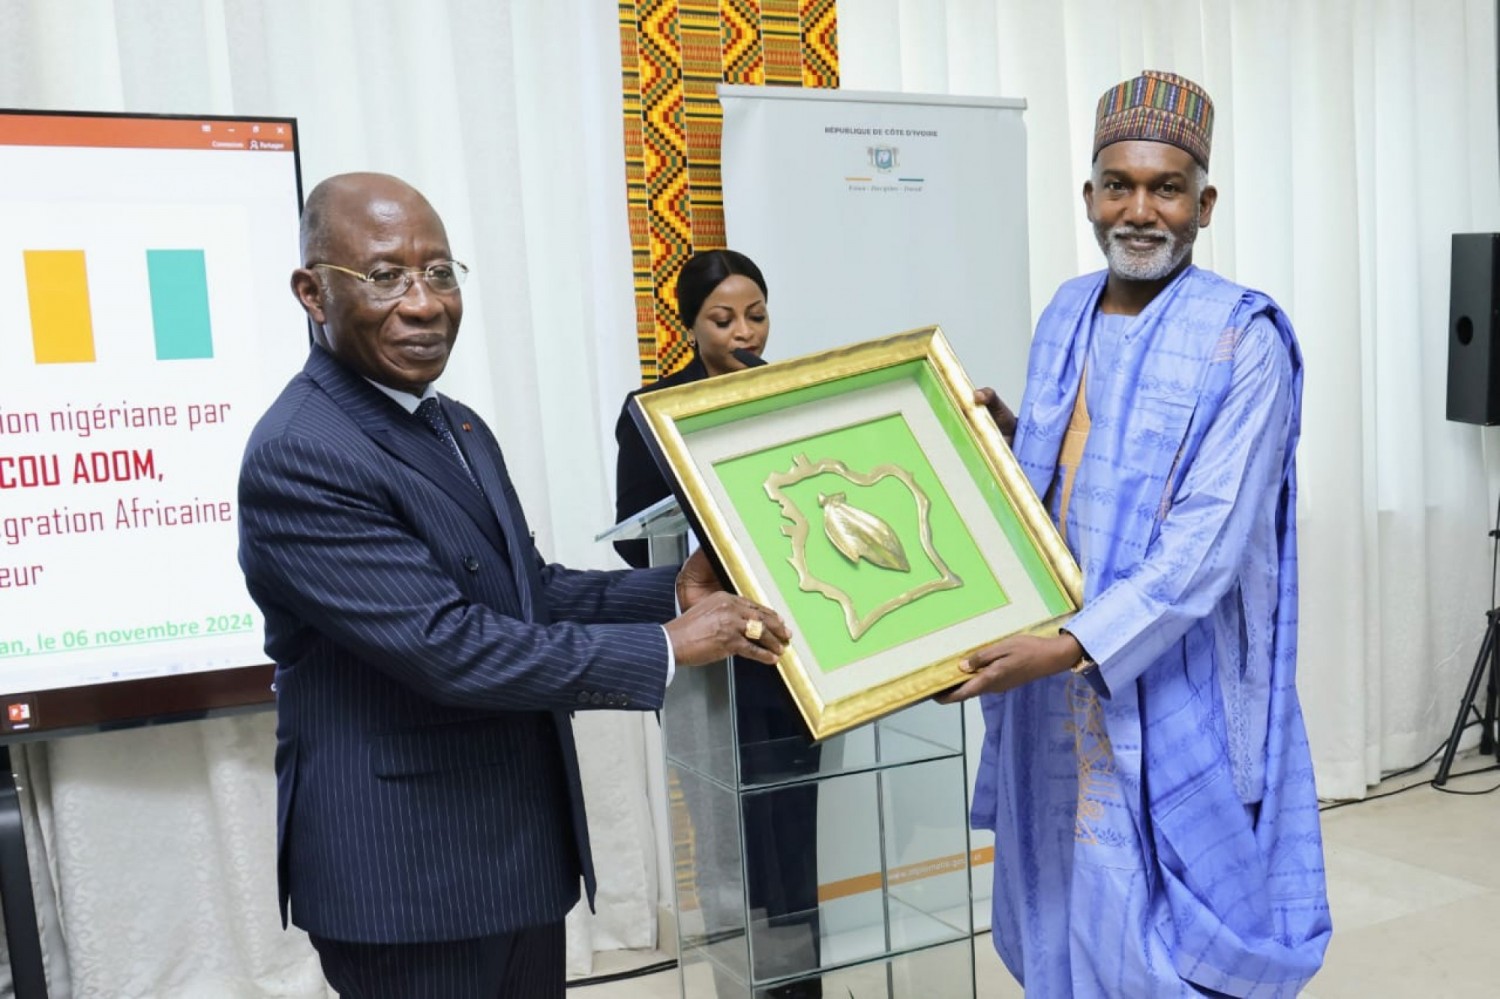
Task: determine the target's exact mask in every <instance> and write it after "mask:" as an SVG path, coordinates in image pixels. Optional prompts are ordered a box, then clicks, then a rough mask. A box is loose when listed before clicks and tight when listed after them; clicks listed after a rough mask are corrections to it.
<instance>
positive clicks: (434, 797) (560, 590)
mask: <svg viewBox="0 0 1500 999" xmlns="http://www.w3.org/2000/svg"><path fill="white" fill-rule="evenodd" d="M442 403H443V406H444V409H445V411H446V413H447V416H448V420H449V422H450V424H451V425H452V426H453V427H454V429H455V432H456V436H457V437H458V438H459V439H460V445H461V446H462V448H463V450H464V453H465V455H466V457H467V459H468V463H469V467H470V468H471V469H472V470H473V472H474V474H475V476H476V477H477V479H478V480H479V482H480V483H481V484H482V485H483V487H484V491H483V492H481V491H480V490H479V489H477V488H475V486H474V484H473V483H472V482H471V481H470V480H469V478H468V476H467V475H466V474H465V472H464V470H463V468H462V467H461V466H460V465H459V464H458V462H456V461H455V460H454V458H453V456H452V455H451V454H448V453H446V452H445V450H444V449H443V447H442V444H441V442H439V441H438V440H437V439H436V438H435V437H434V436H433V434H432V433H431V432H430V431H429V430H428V429H427V428H426V427H425V426H424V425H423V424H422V423H421V422H420V421H419V420H418V419H417V418H416V417H414V416H412V415H411V414H409V413H407V412H405V411H404V410H403V409H401V407H400V406H398V405H397V404H396V403H395V402H393V401H392V400H390V399H389V398H387V397H386V396H384V395H382V394H381V393H380V392H378V391H376V390H375V389H374V388H373V387H371V386H370V385H369V384H368V383H366V382H365V381H364V380H363V379H362V378H360V377H359V376H358V375H356V374H355V373H353V372H352V371H350V370H349V369H348V368H346V367H344V366H343V365H342V364H341V363H340V362H338V361H336V360H335V359H334V358H333V357H332V356H331V355H330V354H328V353H327V352H325V351H324V350H322V349H321V348H314V349H313V351H312V354H311V356H310V357H309V358H308V361H307V365H306V367H305V368H304V369H303V371H302V373H301V374H299V375H297V376H296V377H295V378H293V379H292V381H291V383H290V384H289V385H288V386H287V388H286V389H285V390H284V391H283V392H282V394H281V396H280V397H279V398H278V399H277V400H276V402H275V403H274V404H273V405H272V406H271V408H270V409H269V410H268V411H267V412H266V414H265V416H264V417H262V419H261V421H260V423H259V424H258V425H257V426H256V428H255V431H254V432H253V434H252V435H251V437H250V442H249V445H248V446H247V448H246V452H245V457H244V462H243V465H242V467H241V471H240V494H239V500H240V514H241V520H240V564H241V566H242V568H243V569H244V572H245V578H246V581H247V584H248V586H249V590H250V594H251V596H252V597H253V598H254V599H255V601H256V603H257V604H259V606H260V608H261V610H262V612H263V613H264V615H265V619H266V651H267V653H268V654H269V655H270V657H271V658H272V659H273V660H274V661H275V662H276V704H277V716H278V717H277V746H276V777H277V813H278V815H277V818H278V849H279V854H278V860H279V864H278V868H279V880H280V892H281V912H282V919H283V921H285V920H286V918H287V902H288V896H290V899H291V910H292V921H293V922H295V923H296V924H297V925H298V926H301V927H303V928H304V929H306V930H308V931H309V932H311V933H315V934H318V935H320V936H325V937H331V938H334V939H339V940H349V941H357V942H367V943H416V942H424V941H437V940H457V939H466V938H471V937H477V936H486V935H491V934H499V933H508V932H512V931H514V930H517V929H521V928H524V927H527V926H533V925H537V924H541V923H547V922H552V921H556V920H560V919H562V918H563V916H564V915H565V914H566V913H567V911H568V910H569V909H570V908H571V907H572V906H573V905H574V904H575V903H576V901H577V899H578V878H579V875H580V874H582V876H583V878H584V882H585V884H586V886H587V888H588V892H589V898H590V900H591V901H592V898H593V884H594V881H593V869H592V865H591V862H590V857H589V848H588V835H587V827H586V820H585V816H584V811H583V798H582V794H581V790H580V786H579V778H578V762H577V756H576V753H575V749H574V745H573V735H572V728H571V725H570V721H569V718H570V712H571V711H572V710H574V709H579V708H595V707H607V708H620V707H629V708H641V709H655V708H658V707H660V705H661V699H662V691H663V688H664V685H665V679H666V667H667V643H666V637H665V635H664V634H663V632H662V629H661V628H660V626H659V624H657V623H650V622H661V621H665V620H667V619H668V618H670V617H671V616H672V614H673V609H674V600H673V579H674V575H673V572H672V570H671V569H666V570H644V571H639V572H580V571H574V570H570V569H565V568H563V567H561V566H556V565H544V564H543V563H542V560H541V559H540V558H539V557H538V556H537V554H536V550H535V548H534V546H533V545H532V543H531V540H530V535H529V533H528V532H527V529H526V521H525V517H524V516H523V514H522V512H521V508H520V504H519V502H518V500H517V498H516V493H515V490H514V489H513V488H512V486H511V483H510V479H509V476H508V475H507V473H506V470H505V462H504V459H503V458H502V457H501V454H500V448H499V445H498V444H497V443H496V441H495V438H494V437H493V435H492V434H491V433H490V431H489V429H488V428H487V427H486V426H485V425H484V424H483V423H482V422H481V421H480V419H479V417H478V416H476V415H475V414H474V413H473V412H472V411H471V410H469V409H467V408H466V407H464V406H462V405H461V404H459V403H456V402H454V401H452V400H450V399H443V400H442ZM517 567H519V571H518V569H517ZM523 588H524V589H525V590H526V591H528V592H529V595H530V604H531V612H530V618H529V619H528V618H527V616H526V614H525V612H524V611H523V601H522V590H523Z"/></svg>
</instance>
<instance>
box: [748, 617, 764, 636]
mask: <svg viewBox="0 0 1500 999" xmlns="http://www.w3.org/2000/svg"><path fill="white" fill-rule="evenodd" d="M764 631H765V627H764V626H763V625H762V624H761V623H760V618H758V617H752V618H751V619H750V620H748V621H746V622H745V637H746V638H748V639H750V641H752V642H758V641H760V636H761V633H762V632H764Z"/></svg>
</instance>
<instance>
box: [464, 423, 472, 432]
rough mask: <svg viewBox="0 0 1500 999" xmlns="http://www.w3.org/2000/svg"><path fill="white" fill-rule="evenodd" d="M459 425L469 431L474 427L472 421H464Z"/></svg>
mask: <svg viewBox="0 0 1500 999" xmlns="http://www.w3.org/2000/svg"><path fill="white" fill-rule="evenodd" d="M461 426H462V427H463V428H464V430H465V431H470V430H473V429H474V424H472V423H464V424H461Z"/></svg>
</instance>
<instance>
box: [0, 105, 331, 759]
mask: <svg viewBox="0 0 1500 999" xmlns="http://www.w3.org/2000/svg"><path fill="white" fill-rule="evenodd" d="M0 176H3V177H4V178H5V180H6V183H5V186H4V188H3V190H0V219H3V220H4V222H3V224H0V692H3V693H4V694H5V696H4V697H3V700H4V702H5V717H4V718H3V719H0V730H3V731H7V732H10V731H26V730H28V729H39V728H46V727H48V726H49V723H50V722H51V721H53V720H55V719H49V718H48V717H47V711H46V709H45V707H44V706H42V705H43V704H44V703H45V700H44V699H43V701H41V702H39V701H38V699H37V696H36V695H38V694H40V693H42V692H45V691H55V690H61V689H65V688H78V687H84V686H90V685H95V684H106V685H108V684H112V683H118V682H120V681H128V680H135V679H141V678H150V677H163V676H177V675H186V674H194V673H202V672H204V671H213V670H224V669H234V668H238V667H244V666H250V665H256V664H264V663H265V662H266V657H265V653H264V651H263V650H262V627H261V621H260V620H259V615H258V613H257V612H256V608H255V606H254V604H253V603H252V602H251V601H250V599H249V597H248V595H247V594H246V592H245V586H244V581H243V578H242V576H241V574H240V570H239V566H238V563H237V561H236V546H237V541H238V538H237V533H238V526H237V521H238V513H237V504H236V482H237V479H238V472H239V462H240V456H241V453H242V452H243V449H244V444H245V440H246V439H247V437H248V435H249V432H250V429H251V428H252V427H253V426H254V424H255V421H256V420H257V419H258V418H259V417H260V415H261V414H262V413H263V412H264V411H265V409H266V407H267V406H268V405H269V403H270V402H271V400H272V399H273V398H274V397H275V395H276V394H277V393H278V392H279V391H280V390H281V388H282V387H283V386H284V385H285V384H286V382H287V380H288V379H289V378H290V377H291V376H292V375H293V374H294V373H295V372H296V371H297V370H298V369H299V368H300V366H301V364H302V361H303V359H304V358H305V356H306V352H307V336H306V329H307V326H306V320H305V318H304V316H303V313H302V311H301V309H300V307H299V306H298V305H297V303H296V301H295V300H294V298H293V296H292V294H291V293H290V291H289V290H288V283H287V282H288V278H289V275H290V273H291V271H292V269H293V268H295V267H296V266H297V265H298V262H299V254H298V247H297V224H298V215H299V212H300V209H301V192H300V186H299V177H298V166H297V155H296V144H295V124H294V123H293V122H290V121H287V120H284V119H283V120H265V119H259V120H229V119H222V118H202V119H184V118H176V117H171V118H163V117H128V116H114V115H54V114H45V115H43V114H26V113H11V112H0ZM183 706H190V705H183ZM80 720H82V721H86V722H87V721H104V720H108V719H105V718H99V719H79V718H77V717H75V716H72V715H70V716H69V721H70V722H74V723H76V722H78V721H80Z"/></svg>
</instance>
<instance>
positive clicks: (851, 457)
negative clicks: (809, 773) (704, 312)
mask: <svg viewBox="0 0 1500 999" xmlns="http://www.w3.org/2000/svg"><path fill="white" fill-rule="evenodd" d="M973 397H974V389H973V386H972V384H971V383H970V382H969V379H968V377H967V376H966V375H965V374H964V372H963V369H962V368H961V367H960V366H959V363H958V360H957V358H956V357H955V356H954V354H953V351H952V349H951V348H950V347H949V346H948V343H947V341H946V340H945V339H944V338H943V334H942V331H941V330H939V329H938V328H937V327H935V326H932V327H926V328H923V329H918V330H912V331H910V332H906V333H899V334H896V335H894V336H888V337H883V338H880V339H877V340H870V341H867V342H864V343H860V344H855V345H853V346H849V347H841V348H838V349H836V350H829V351H823V352H821V353H817V354H809V355H807V356H805V357H800V358H795V359H793V360H789V361H781V362H778V363H776V364H769V365H766V366H764V367H758V368H751V369H746V370H744V371H737V372H733V373H731V374H727V375H721V376H718V377H715V378H708V379H704V380H701V381H697V382H691V383H688V384H684V385H679V386H675V387H673V388H668V389H662V390H661V391H658V392H647V393H641V394H640V395H637V396H635V397H634V399H633V402H632V415H633V416H634V418H635V420H636V422H637V424H638V425H639V426H640V428H641V432H642V435H643V436H644V437H645V438H646V441H647V443H648V444H649V445H650V446H651V448H652V451H653V452H654V454H655V456H656V459H657V462H658V463H659V464H660V465H661V466H662V469H663V472H664V473H665V474H666V476H667V478H668V480H669V481H671V482H672V483H673V488H674V490H675V492H676V494H677V499H678V501H679V502H680V503H681V504H682V508H683V510H684V511H685V512H686V513H687V516H688V519H689V520H690V521H691V523H692V524H693V527H694V529H695V531H696V533H697V535H698V537H699V539H700V540H701V541H702V543H703V544H704V546H705V547H706V548H708V550H709V553H710V554H711V555H712V556H713V558H714V560H715V561H716V562H717V564H718V566H719V568H720V570H721V572H722V573H723V576H724V578H725V579H726V581H727V582H728V584H729V585H730V586H731V587H732V588H733V589H734V590H735V591H737V592H739V593H741V594H743V595H744V596H746V597H749V598H750V599H751V600H755V601H757V602H759V603H762V604H765V605H766V606H768V607H771V608H773V609H775V610H776V611H777V613H779V614H780V615H781V616H782V617H783V618H784V619H785V620H786V621H787V623H788V625H789V626H790V628H791V630H792V642H791V645H790V646H789V647H788V649H787V651H786V653H785V655H783V656H782V658H781V661H780V663H779V664H778V667H777V668H778V669H779V670H780V672H781V675H782V678H783V679H784V680H785V682H786V685H787V687H788V688H789V689H790V690H791V693H792V696H793V698H794V699H795V701H796V703H797V707H798V709H799V710H800V711H801V713H802V717H803V718H804V720H805V721H806V722H807V726H808V729H809V730H810V731H811V732H812V734H813V736H814V737H815V738H817V739H824V738H827V737H828V736H831V735H836V734H838V733H839V732H843V731H845V730H847V729H850V728H853V727H855V726H857V725H861V724H864V723H865V722H868V721H872V720H874V719H876V718H879V717H881V716H882V715H885V714H888V713H890V712H892V711H896V710H898V709H900V708H903V707H905V706H907V705H909V704H912V703H914V702H916V701H918V700H921V699H923V698H925V697H928V696H931V695H932V694H935V693H938V692H939V691H942V690H945V689H947V688H949V687H952V686H954V685H955V684H958V683H960V682H962V680H963V679H964V674H962V673H961V672H959V669H958V662H959V660H961V659H962V658H963V657H964V656H965V655H967V654H968V653H970V652H972V651H973V650H975V649H977V648H979V647H981V646H984V645H988V644H990V643H991V642H994V641H996V640H998V639H1000V638H1002V637H1005V636H1007V635H1012V634H1017V633H1020V632H1035V633H1039V634H1042V633H1047V634H1050V633H1055V631H1056V629H1057V628H1058V627H1059V626H1060V625H1061V624H1062V623H1063V622H1064V621H1065V620H1066V619H1067V618H1068V617H1069V616H1070V615H1071V614H1072V613H1073V612H1074V611H1076V610H1077V609H1078V607H1079V604H1080V602H1081V595H1082V579H1081V575H1080V573H1079V570H1078V566H1077V565H1076V564H1075V563H1074V561H1073V558H1072V556H1071V555H1070V554H1069V553H1068V550H1067V547H1066V546H1065V545H1064V544H1063V540H1062V538H1061V537H1060V536H1059V535H1058V533H1057V530H1056V528H1055V527H1054V526H1053V524H1052V521H1051V519H1050V518H1049V517H1048V515H1047V511H1046V509H1045V508H1044V506H1043V504H1042V502H1041V500H1039V499H1038V498H1037V495H1036V493H1035V492H1034V491H1033V490H1032V488H1031V484H1030V483H1029V482H1028V481H1027V479H1026V477H1025V475H1024V474H1023V473H1022V471H1021V469H1020V466H1019V465H1017V464H1016V460H1015V458H1014V457H1013V456H1012V455H1011V453H1010V449H1009V448H1007V447H1006V446H1005V442H1004V441H1003V440H1002V439H1001V437H1000V433H999V431H998V430H997V429H996V427H995V424H994V422H993V420H991V418H990V416H989V414H988V413H987V412H986V411H985V409H984V408H983V407H982V406H977V405H975V404H974V402H973Z"/></svg>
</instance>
